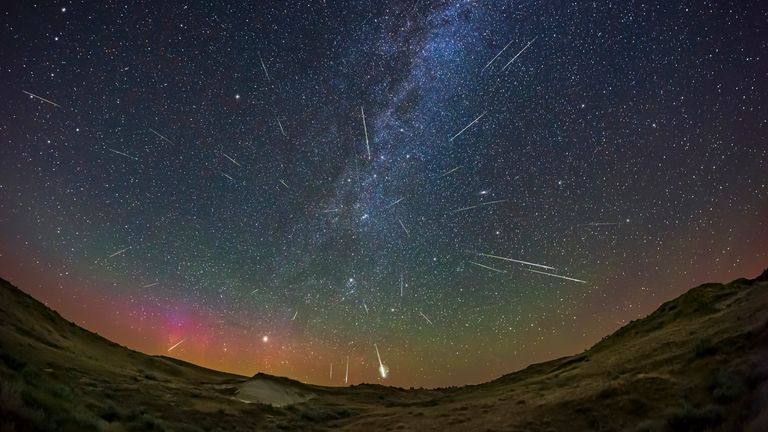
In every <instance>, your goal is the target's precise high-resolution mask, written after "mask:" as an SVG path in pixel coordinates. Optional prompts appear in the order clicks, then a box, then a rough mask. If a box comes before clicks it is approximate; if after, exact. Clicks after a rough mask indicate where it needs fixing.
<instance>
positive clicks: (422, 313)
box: [419, 311, 434, 325]
mask: <svg viewBox="0 0 768 432" xmlns="http://www.w3.org/2000/svg"><path fill="white" fill-rule="evenodd" d="M419 314H421V316H422V317H424V319H425V320H427V322H428V323H429V325H434V324H432V321H430V320H429V318H427V316H426V315H424V312H422V311H419Z"/></svg>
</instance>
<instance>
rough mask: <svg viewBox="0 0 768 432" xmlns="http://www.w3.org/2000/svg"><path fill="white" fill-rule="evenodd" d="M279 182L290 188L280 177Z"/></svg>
mask: <svg viewBox="0 0 768 432" xmlns="http://www.w3.org/2000/svg"><path fill="white" fill-rule="evenodd" d="M280 183H282V184H283V186H285V187H286V188H288V189H290V188H291V187H290V186H288V184H287V183H286V182H284V181H283V180H282V179H280Z"/></svg>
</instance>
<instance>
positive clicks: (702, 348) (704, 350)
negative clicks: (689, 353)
mask: <svg viewBox="0 0 768 432" xmlns="http://www.w3.org/2000/svg"><path fill="white" fill-rule="evenodd" d="M693 352H694V354H696V358H704V357H709V356H711V355H714V354H717V347H716V346H714V345H713V344H712V341H711V340H709V339H699V341H698V342H696V346H694V348H693Z"/></svg>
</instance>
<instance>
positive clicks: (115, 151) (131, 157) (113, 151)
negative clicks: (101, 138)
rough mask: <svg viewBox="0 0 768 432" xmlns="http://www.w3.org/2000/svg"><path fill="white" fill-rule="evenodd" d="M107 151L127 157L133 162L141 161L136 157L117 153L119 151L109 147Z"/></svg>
mask: <svg viewBox="0 0 768 432" xmlns="http://www.w3.org/2000/svg"><path fill="white" fill-rule="evenodd" d="M107 150H109V151H111V152H112V153H117V154H119V155H120V156H125V157H127V158H130V159H133V160H139V159H138V158H135V157H133V156H131V155H129V154H125V153H123V152H120V151H117V150H114V149H111V148H109V147H107Z"/></svg>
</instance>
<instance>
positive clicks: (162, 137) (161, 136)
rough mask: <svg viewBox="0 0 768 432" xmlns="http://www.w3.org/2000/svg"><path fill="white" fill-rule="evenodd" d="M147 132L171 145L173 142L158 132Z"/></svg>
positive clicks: (150, 129)
mask: <svg viewBox="0 0 768 432" xmlns="http://www.w3.org/2000/svg"><path fill="white" fill-rule="evenodd" d="M149 131H150V132H152V133H153V134H155V135H157V136H158V137H160V139H161V140H163V141H167V142H169V143H171V144H173V141H171V140H169V139H168V138H166V137H164V136H163V135H162V134H161V133H160V132H158V131H156V130H154V129H152V128H149Z"/></svg>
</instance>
